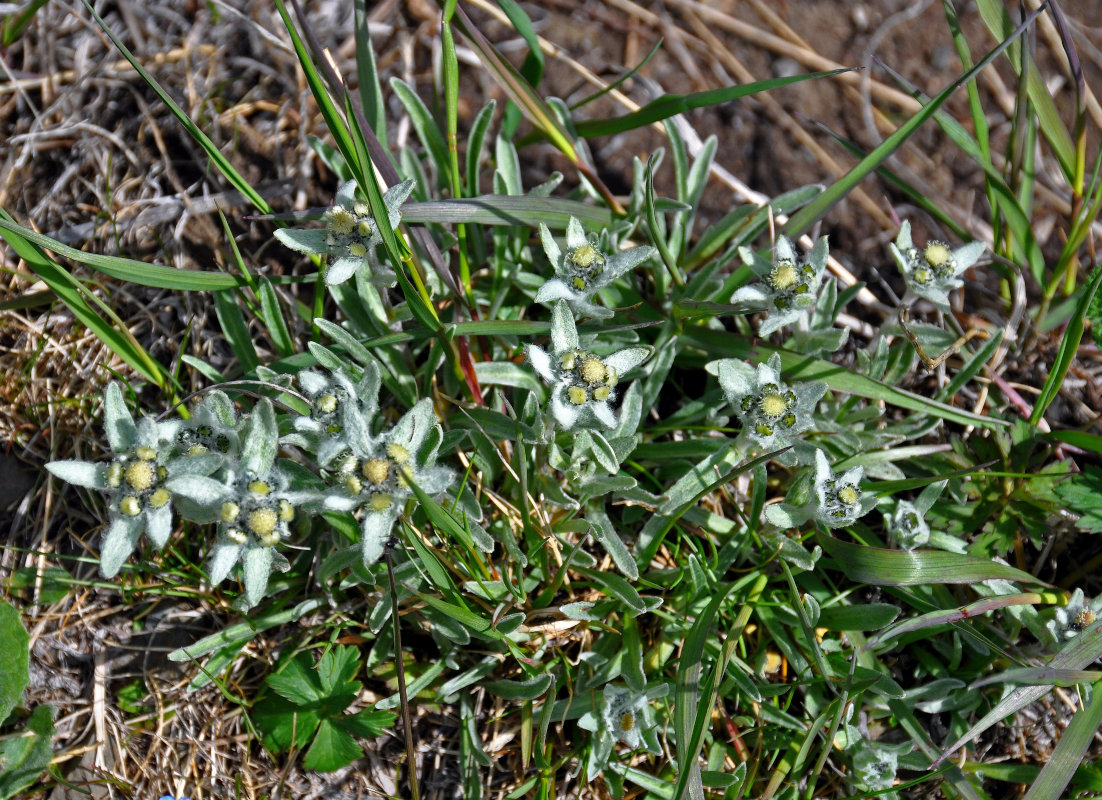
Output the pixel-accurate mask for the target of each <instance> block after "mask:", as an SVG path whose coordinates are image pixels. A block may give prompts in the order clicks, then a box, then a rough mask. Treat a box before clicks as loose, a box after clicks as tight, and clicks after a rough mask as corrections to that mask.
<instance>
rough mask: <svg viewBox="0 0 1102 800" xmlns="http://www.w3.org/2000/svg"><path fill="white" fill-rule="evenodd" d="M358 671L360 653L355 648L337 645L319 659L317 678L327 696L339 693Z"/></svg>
mask: <svg viewBox="0 0 1102 800" xmlns="http://www.w3.org/2000/svg"><path fill="white" fill-rule="evenodd" d="M359 671H360V652H359V651H358V650H357V649H356V648H355V647H349V646H348V645H337V646H336V647H334V648H333V649H331V650H330V651H329V652H328V653H326V654H325V655H323V656H322V657H321V661H320V662H319V663H318V676H319V677H320V678H321V686H322V690H323V691H324V692H326V693H328V694H332V693H333V692H336V691H339V690H340V689H341V688H342V687H343V686H344V685H345V684H347V683H350V682H351V681H352V679H353V678H354V677H356V673H357V672H359Z"/></svg>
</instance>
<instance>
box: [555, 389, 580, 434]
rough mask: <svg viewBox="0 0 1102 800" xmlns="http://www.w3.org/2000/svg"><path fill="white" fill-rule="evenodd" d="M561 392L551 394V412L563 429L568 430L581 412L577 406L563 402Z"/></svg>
mask: <svg viewBox="0 0 1102 800" xmlns="http://www.w3.org/2000/svg"><path fill="white" fill-rule="evenodd" d="M561 394H562V392H561V391H557V392H555V393H554V394H552V395H551V414H552V415H553V416H554V417H555V420H556V421H557V422H558V423H559V424H560V425H561V426H562V427H563V429H564V430H570V429H571V428H573V427H574V425H575V424H576V423H577V422H578V417H580V416H581V415H582V412H581V411H580V410H579V409H578V407H577V406H575V405H570V404H568V403H564V402H563V401H562V397H561V396H560V395H561Z"/></svg>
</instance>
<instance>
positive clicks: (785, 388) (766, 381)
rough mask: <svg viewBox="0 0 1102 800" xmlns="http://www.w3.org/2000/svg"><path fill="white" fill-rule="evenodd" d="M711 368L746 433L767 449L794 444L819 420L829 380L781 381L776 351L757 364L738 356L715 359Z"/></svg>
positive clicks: (743, 432)
mask: <svg viewBox="0 0 1102 800" xmlns="http://www.w3.org/2000/svg"><path fill="white" fill-rule="evenodd" d="M706 369H707V370H708V372H710V373H712V374H713V375H716V376H717V377H718V378H719V385H720V386H721V387H722V388H723V392H724V394H726V395H727V400H728V402H730V403H731V405H733V406H734V407H735V414H737V415H738V418H739V419H740V420H741V421H742V435H743V436H745V437H746V438H748V439H750V440H751V441H753V442H754V443H755V444H757V445H758V447H760V448H762V449H764V450H774V449H778V448H781V447H785V446H786V445H789V444H792V442H793V441H794V440H795V437H796V436H797V435H798V434H800V433H802V432H803V431H806V430H807V429H808V428H810V427H811V425H812V424H813V422H814V421H815V405H816V404H817V403H818V402H819V400H820V399H822V397H823V395H824V394H826V388H827V387H826V384H825V383H822V382H821V381H816V382H814V383H797V384H793V385H791V386H789V385H788V384H786V383H783V382H782V381H781V357H780V355H779V354H777V353H774V354H773V355H771V356H770V357H769V360H768V361H767V362H765V363H764V364H758V365H757V366H756V367H754V366H751V365H750V364H747V363H746V362H745V361H740V360H738V359H734V358H725V359H722V360H720V361H713V362H711V363H710V364H708V365H707V367H706Z"/></svg>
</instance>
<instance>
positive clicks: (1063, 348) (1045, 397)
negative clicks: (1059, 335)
mask: <svg viewBox="0 0 1102 800" xmlns="http://www.w3.org/2000/svg"><path fill="white" fill-rule="evenodd" d="M1099 284H1102V264H1100V265H1098V266H1096V267H1095V268H1094V274H1093V275H1091V281H1090V283H1089V284H1087V286H1086V288H1085V289H1084V291H1083V295H1082V297H1080V298H1079V302H1078V303H1076V305H1075V310H1074V311H1073V312H1072V314H1071V318H1070V319H1069V320H1068V325H1067V328H1066V329H1065V330H1064V338H1063V339H1061V340H1060V349H1059V350H1057V351H1056V358H1055V360H1054V361H1053V362H1052V368H1051V369H1050V370H1049V373H1048V378H1046V379H1045V385H1044V386H1043V387H1041V395H1040V397H1038V398H1037V403H1036V405H1034V406H1033V413H1032V414H1030V415H1029V423H1030V424H1031V425H1036V424H1037V423H1039V422H1040V421H1041V419H1042V418H1043V417H1044V415H1045V411H1047V410H1048V407H1049V405H1050V404H1051V403H1052V401H1053V400H1055V399H1056V393H1057V392H1059V391H1060V385H1061V384H1062V383H1063V382H1064V376H1066V375H1067V374H1068V369H1070V368H1071V362H1072V361H1074V360H1075V354H1076V352H1078V350H1079V343H1080V342H1081V341H1082V340H1083V331H1084V329H1085V327H1084V325H1083V317H1084V315H1085V314H1086V313H1087V309H1088V308H1090V305H1091V301H1092V300H1094V296H1095V293H1096V292H1098V286H1099Z"/></svg>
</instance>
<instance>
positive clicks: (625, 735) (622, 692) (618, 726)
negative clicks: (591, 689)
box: [578, 684, 668, 778]
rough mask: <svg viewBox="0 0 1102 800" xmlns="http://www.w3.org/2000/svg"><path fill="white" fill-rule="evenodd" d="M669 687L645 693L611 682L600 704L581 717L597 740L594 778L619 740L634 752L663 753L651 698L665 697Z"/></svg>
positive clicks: (590, 767)
mask: <svg viewBox="0 0 1102 800" xmlns="http://www.w3.org/2000/svg"><path fill="white" fill-rule="evenodd" d="M667 690H668V687H667V686H666V685H664V684H663V685H660V686H657V687H651V688H649V689H647V690H646V691H642V692H637V691H633V690H632V689H629V688H627V687H620V686H613V685H611V684H609V685H607V686H605V688H604V691H603V692H602V693H601V700H600V704H599V707H598V708H596V709H594V710H593V711H587V712H586V713H585V714H583V715H582V716H581V718H580V719H579V720H578V727H579V728H581V729H582V730H587V731H591V732H592V733H593V734H594V737H595V739H596V741H595V742H594V745H593V748H592V750H591V751H590V757H589V765H588V769H587V773H588V774H589V776H590V777H591V778H593V777H596V776H597V775H598V774H600V772H601V771H602V770H603V769H604V768H605V767H606V766H607V765H608V760H609V756H611V755H612V748H613V746H614V745H615V744H616V743H617V742H622V743H623V744H625V745H627V746H628V747H629V748H631V749H632V750H633V751H634V750H646V751H647V752H650V753H660V752H662V750H661V748H660V747H659V746H658V730H657V725H656V724H655V720H654V709H653V708H652V707H651V700H653V699H655V698H657V697H662V696H663V695H665V694H666V692H667Z"/></svg>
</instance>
